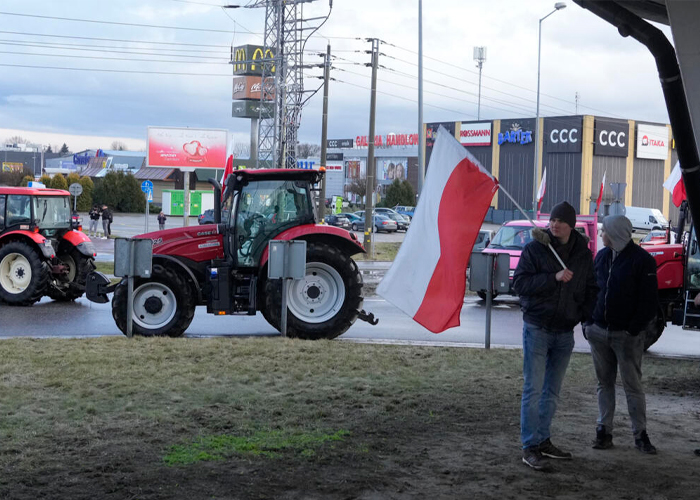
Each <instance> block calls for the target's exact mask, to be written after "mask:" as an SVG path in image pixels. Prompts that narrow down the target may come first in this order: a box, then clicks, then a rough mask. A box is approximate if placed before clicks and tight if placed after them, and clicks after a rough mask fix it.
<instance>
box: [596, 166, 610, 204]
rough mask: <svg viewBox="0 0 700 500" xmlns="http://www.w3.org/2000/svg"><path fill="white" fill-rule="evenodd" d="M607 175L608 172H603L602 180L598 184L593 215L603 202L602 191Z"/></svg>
mask: <svg viewBox="0 0 700 500" xmlns="http://www.w3.org/2000/svg"><path fill="white" fill-rule="evenodd" d="M606 175H608V172H607V171H605V172H604V173H603V180H602V181H601V182H600V191H599V192H598V200H597V201H596V202H595V213H598V209H599V208H600V202H601V201H603V190H604V189H605V176H606Z"/></svg>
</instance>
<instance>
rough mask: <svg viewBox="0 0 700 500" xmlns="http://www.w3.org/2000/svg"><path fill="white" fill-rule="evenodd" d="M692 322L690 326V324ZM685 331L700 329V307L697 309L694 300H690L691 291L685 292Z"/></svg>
mask: <svg viewBox="0 0 700 500" xmlns="http://www.w3.org/2000/svg"><path fill="white" fill-rule="evenodd" d="M689 322H690V324H688V323H689ZM683 329H685V330H698V329H700V307H696V305H695V302H694V301H693V299H691V298H690V291H687V290H686V292H685V308H684V309H683Z"/></svg>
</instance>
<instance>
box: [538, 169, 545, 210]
mask: <svg viewBox="0 0 700 500" xmlns="http://www.w3.org/2000/svg"><path fill="white" fill-rule="evenodd" d="M546 190H547V169H546V168H545V169H544V172H542V180H541V181H540V188H539V189H538V190H537V211H538V212H539V211H540V207H541V206H542V200H543V199H544V192H545V191H546Z"/></svg>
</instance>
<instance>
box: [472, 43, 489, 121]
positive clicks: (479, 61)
mask: <svg viewBox="0 0 700 500" xmlns="http://www.w3.org/2000/svg"><path fill="white" fill-rule="evenodd" d="M474 60H475V61H476V67H477V68H479V101H478V104H477V107H476V119H477V120H481V70H482V68H483V67H484V62H485V61H486V47H474Z"/></svg>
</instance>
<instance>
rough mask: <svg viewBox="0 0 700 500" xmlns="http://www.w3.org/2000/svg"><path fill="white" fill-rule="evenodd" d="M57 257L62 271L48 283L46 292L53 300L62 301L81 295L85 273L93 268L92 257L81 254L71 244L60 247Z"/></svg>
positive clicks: (85, 277)
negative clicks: (67, 246)
mask: <svg viewBox="0 0 700 500" xmlns="http://www.w3.org/2000/svg"><path fill="white" fill-rule="evenodd" d="M57 259H58V262H59V264H60V265H62V266H63V267H64V272H63V273H62V274H61V275H59V276H57V277H56V279H55V280H54V281H53V282H51V283H50V284H49V288H48V290H47V293H46V294H47V295H48V296H49V297H51V298H52V299H53V300H58V301H62V302H63V301H69V300H75V299H77V298H79V297H81V296H82V295H83V294H84V293H85V280H86V279H87V275H88V274H89V273H90V272H92V271H94V270H95V261H94V259H93V258H92V257H88V256H86V255H83V254H82V253H80V252H79V251H78V249H77V248H75V247H73V246H71V247H69V248H64V249H62V251H61V253H59V254H58V257H57Z"/></svg>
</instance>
